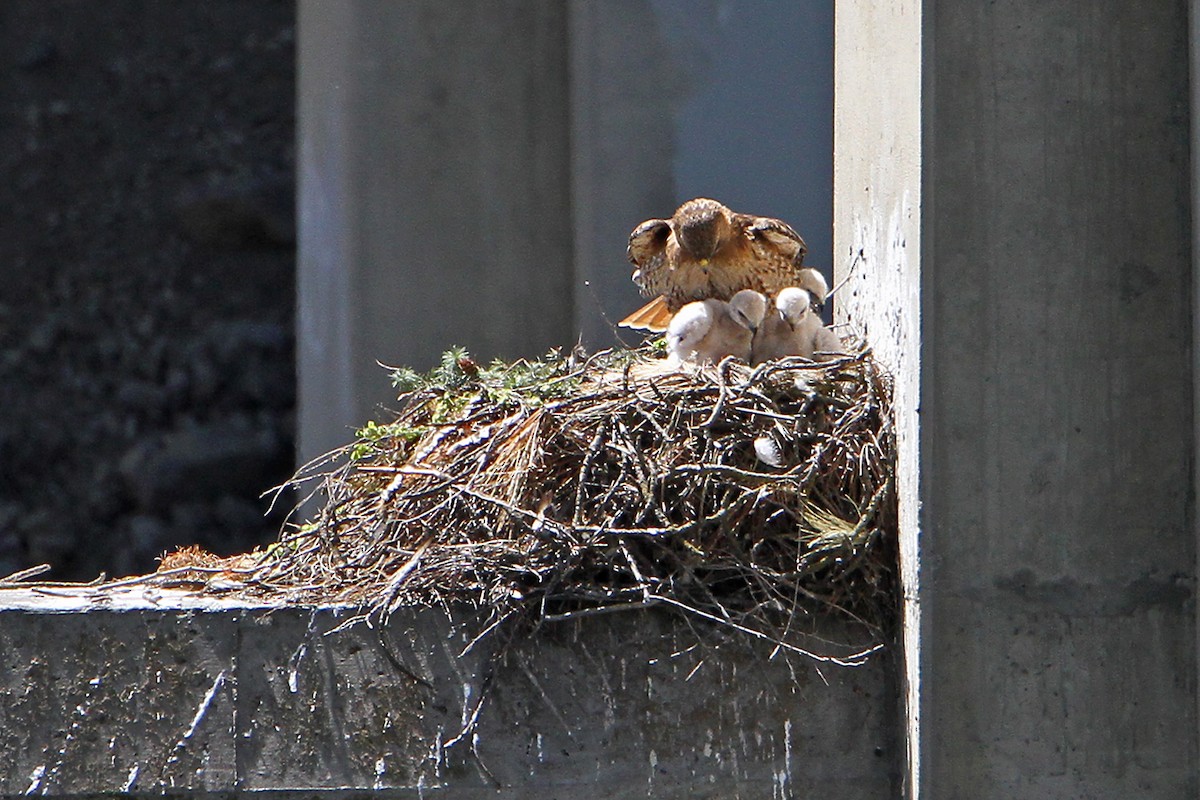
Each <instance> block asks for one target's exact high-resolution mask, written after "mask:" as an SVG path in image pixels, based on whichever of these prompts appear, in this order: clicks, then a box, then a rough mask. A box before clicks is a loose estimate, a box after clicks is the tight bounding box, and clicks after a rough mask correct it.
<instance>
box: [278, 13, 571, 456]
mask: <svg viewBox="0 0 1200 800" xmlns="http://www.w3.org/2000/svg"><path fill="white" fill-rule="evenodd" d="M299 29H300V36H299V46H298V50H299V102H298V108H299V132H298V140H299V147H298V159H297V164H298V171H299V182H300V201H299V227H300V237H299V239H300V252H299V308H298V315H297V317H298V327H299V331H298V336H297V342H298V354H297V358H298V362H299V389H300V397H299V412H298V413H299V420H298V425H297V427H298V431H299V440H300V441H299V445H298V450H299V451H300V452H301V454H302V455H303V456H305V457H311V456H313V455H316V454H319V453H322V452H325V451H327V450H330V449H332V448H334V447H336V446H339V445H341V444H344V443H345V442H346V441H347V440H348V439H349V437H350V433H349V428H351V427H354V426H357V425H361V424H362V423H363V422H365V421H366V420H367V419H372V418H375V417H377V416H378V414H377V412H376V406H377V405H378V404H380V403H387V402H389V401H390V400H392V399H393V398H394V393H393V392H392V390H391V387H390V385H389V383H388V380H387V376H386V373H385V372H384V371H383V370H381V369H380V368H379V367H378V366H377V365H376V363H375V361H376V359H378V360H380V361H383V362H385V363H390V364H408V365H413V366H415V367H418V368H422V369H424V368H428V367H430V366H432V364H433V363H435V362H436V360H437V358H438V356H439V354H440V353H441V352H442V351H443V350H445V349H447V348H448V347H450V346H452V345H455V344H460V345H465V346H466V347H467V348H468V349H470V350H471V351H472V352H473V353H475V354H476V355H478V356H479V357H481V358H484V359H490V358H492V357H494V356H497V355H505V356H509V357H513V356H518V355H537V354H540V353H542V352H544V351H545V350H547V349H549V348H550V347H552V346H555V345H562V344H569V343H570V342H572V341H573V339H574V337H573V334H572V329H573V319H574V313H573V307H572V303H573V300H572V291H571V287H572V285H573V280H572V267H571V214H570V193H569V180H568V142H569V137H568V132H567V127H568V120H569V116H568V108H567V72H566V58H567V50H566V41H567V32H566V11H565V8H564V7H563V6H562V5H561V4H560V3H557V2H552V0H544V1H539V2H522V3H500V4H497V3H490V2H475V3H456V4H446V3H442V2H438V0H419V1H418V0H414V2H405V3H384V2H370V0H348V1H347V2H338V3H327V2H322V0H302V2H301V3H300V5H299Z"/></svg>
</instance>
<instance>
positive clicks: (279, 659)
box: [0, 588, 899, 800]
mask: <svg viewBox="0 0 1200 800" xmlns="http://www.w3.org/2000/svg"><path fill="white" fill-rule="evenodd" d="M0 606H2V607H3V610H2V611H0V648H2V649H3V651H4V653H5V654H6V655H5V668H4V672H3V678H2V680H0V760H2V761H3V763H4V764H5V765H6V767H5V769H4V770H3V777H0V794H3V795H4V796H18V795H23V794H25V793H32V794H40V795H44V796H51V797H66V796H81V795H90V794H99V793H112V792H125V793H128V794H131V795H133V796H152V795H153V796H159V795H160V794H161V793H162V792H164V791H170V792H172V793H180V794H186V795H197V794H206V793H220V794H222V795H223V796H231V795H232V796H241V795H242V794H243V793H256V794H257V793H260V792H265V791H270V792H273V793H280V794H281V795H282V796H284V797H292V796H301V795H303V796H306V797H308V796H312V793H313V792H315V791H335V792H338V793H339V796H344V795H346V794H356V795H357V794H360V793H362V792H372V793H373V796H374V795H375V793H382V795H383V796H391V797H454V798H474V797H479V798H483V797H514V798H515V797H530V796H556V795H555V793H559V792H561V793H567V794H571V795H580V794H583V795H586V796H589V797H597V798H625V797H632V796H641V795H647V796H653V797H678V798H684V797H687V798H694V797H722V798H736V797H745V798H751V797H755V798H757V797H768V796H772V797H811V796H815V795H820V796H822V797H828V798H855V799H856V800H857V799H858V798H878V797H889V796H894V784H895V780H896V779H897V777H898V768H897V766H896V765H897V764H898V763H899V762H898V760H897V758H896V755H897V753H896V750H895V744H894V742H895V739H894V737H893V735H892V731H893V725H894V702H893V699H892V692H893V687H892V685H891V681H890V679H889V677H888V675H889V670H888V668H887V662H886V661H885V660H884V659H883V658H879V659H876V660H874V661H871V662H869V663H868V664H867V665H866V666H864V667H860V668H854V669H850V668H837V667H830V666H828V665H826V666H823V667H821V669H820V670H818V669H816V668H815V667H814V665H813V664H812V662H809V661H805V660H797V659H794V658H793V659H788V658H785V657H784V656H782V655H777V656H776V657H774V658H771V657H770V655H771V648H770V646H767V645H762V646H760V645H758V644H747V643H746V642H745V641H744V640H742V639H739V638H737V637H736V636H735V637H730V636H727V635H725V634H723V633H721V632H720V631H713V630H706V629H704V628H700V629H699V630H700V635H699V636H698V635H697V629H696V628H694V627H692V626H691V625H689V624H687V623H686V622H685V621H683V620H681V619H680V618H679V617H677V616H672V615H670V614H668V613H665V612H663V613H655V612H632V613H628V614H613V615H607V616H603V617H591V618H587V619H584V620H582V621H572V622H566V623H559V624H553V625H547V626H545V627H543V628H542V629H540V630H539V631H538V632H537V633H536V634H535V635H533V636H530V637H526V638H519V639H517V640H515V641H514V642H512V643H511V646H509V647H507V648H506V650H505V652H504V653H503V654H501V655H499V656H498V657H497V659H496V660H495V661H494V662H491V660H490V657H491V656H492V655H494V653H493V652H492V651H490V650H486V649H485V648H483V647H480V648H476V649H475V650H474V651H472V652H471V653H470V654H468V655H467V656H465V657H464V656H460V655H459V654H460V652H461V651H462V650H463V649H464V648H465V647H466V645H467V643H468V638H467V633H466V631H467V630H469V628H468V627H464V626H462V625H455V624H451V622H450V621H449V620H448V619H447V618H446V616H445V615H444V614H443V612H441V611H435V610H424V611H418V610H410V611H405V612H403V613H401V614H398V615H396V617H394V618H393V624H392V626H391V627H390V628H389V629H388V630H387V634H386V641H387V642H388V646H389V649H390V651H391V653H392V655H393V656H394V657H395V658H396V659H397V661H398V663H399V664H401V665H402V666H401V667H399V668H398V667H397V666H395V665H393V663H391V660H390V658H389V656H388V655H387V654H386V653H385V651H384V649H383V647H382V645H381V643H380V637H379V635H378V633H377V631H375V630H372V629H369V628H367V627H365V626H358V627H354V628H350V629H347V630H343V631H340V632H333V629H334V628H335V627H337V626H338V625H339V624H340V623H341V622H343V621H344V620H345V617H346V616H347V614H348V611H346V610H341V611H339V610H336V609H327V610H314V609H303V608H286V609H272V608H267V607H237V606H236V604H233V603H229V602H223V601H220V600H201V599H198V598H196V597H195V596H190V595H187V594H186V593H180V592H170V591H143V590H142V589H135V588H129V589H127V590H123V591H117V592H104V593H100V592H96V591H93V590H87V589H76V590H51V593H47V591H46V590H43V591H41V592H39V591H30V590H22V589H3V590H0ZM803 624H805V625H809V626H814V627H812V628H811V629H812V630H813V631H814V633H819V634H820V635H821V636H823V637H826V638H840V639H846V638H849V637H851V636H852V634H851V633H850V632H849V631H848V630H847V629H845V628H843V627H841V626H837V625H829V624H815V623H813V622H812V621H811V620H808V621H806V622H804V623H803ZM491 646H492V645H490V644H489V645H488V647H491ZM51 654H53V655H51ZM489 663H494V665H495V666H494V669H492V668H490V667H489V666H488V664H489ZM484 683H487V684H488V688H487V694H486V695H484V696H485V698H486V703H485V705H484V707H483V710H482V712H481V713H480V715H479V727H478V730H477V732H476V735H475V736H474V737H468V738H467V739H466V740H464V741H463V742H461V743H459V744H458V745H455V746H447V745H446V744H445V743H446V742H447V741H449V740H451V739H452V738H453V737H455V736H456V735H457V734H458V732H459V731H460V729H461V727H462V725H463V722H464V720H467V719H469V718H470V716H471V715H472V713H473V712H474V709H475V707H476V704H477V702H478V700H479V698H480V697H481V691H483V685H484Z"/></svg>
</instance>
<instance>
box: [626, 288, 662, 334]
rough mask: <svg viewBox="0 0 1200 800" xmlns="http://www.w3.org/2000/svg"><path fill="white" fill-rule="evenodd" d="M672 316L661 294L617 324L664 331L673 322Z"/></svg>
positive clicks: (638, 328) (644, 329) (645, 329)
mask: <svg viewBox="0 0 1200 800" xmlns="http://www.w3.org/2000/svg"><path fill="white" fill-rule="evenodd" d="M672 316H673V315H672V313H671V309H669V308H667V300H666V298H665V297H663V296H662V295H659V296H658V297H656V298H654V299H653V300H651V301H650V302H649V303H646V305H644V306H642V307H641V308H639V309H638V310H637V311H635V312H633V313H632V314H630V315H629V316H628V317H626V318H625V319H623V320H621V321H620V322H618V323H617V325H618V326H620V327H622V328H633V329H634V330H641V331H651V332H653V333H662V332H663V331H665V330H666V329H667V326H668V325H670V324H671V317H672Z"/></svg>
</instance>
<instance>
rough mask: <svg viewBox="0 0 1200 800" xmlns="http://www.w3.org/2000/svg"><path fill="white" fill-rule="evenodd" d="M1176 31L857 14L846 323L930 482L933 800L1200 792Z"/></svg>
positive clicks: (912, 578) (909, 544)
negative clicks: (888, 392)
mask: <svg viewBox="0 0 1200 800" xmlns="http://www.w3.org/2000/svg"><path fill="white" fill-rule="evenodd" d="M1187 30H1188V19H1187V8H1186V5H1185V4H1183V3H1154V4H1150V5H1139V6H1137V7H1136V8H1135V7H1133V6H1119V5H1103V4H1098V5H1097V4H1092V5H1087V4H1085V5H1084V6H1081V5H1080V4H1078V3H1068V2H1052V3H1044V2H1015V3H1006V4H976V5H970V6H963V5H951V4H941V5H938V4H930V3H922V2H920V1H919V0H914V2H908V3H902V4H896V5H895V7H894V8H890V9H886V10H882V9H865V8H862V7H859V6H856V5H854V4H846V5H840V6H839V23H838V36H837V58H836V62H837V84H836V91H837V96H838V106H839V112H838V119H837V123H836V128H837V134H836V136H837V140H836V141H837V143H836V149H837V153H838V161H837V169H836V170H835V171H836V173H837V174H838V175H839V179H838V183H837V198H838V206H837V209H836V211H835V228H836V230H837V231H838V240H837V245H836V246H837V248H838V252H839V254H840V255H841V257H843V258H847V257H850V256H851V255H857V254H858V253H859V252H860V251H861V252H862V253H863V254H864V259H863V261H862V262H861V264H860V266H859V267H858V269H859V270H860V272H863V273H864V274H863V275H862V276H861V277H860V278H856V281H858V282H859V284H860V287H859V288H860V292H861V294H860V298H859V300H858V301H857V303H848V304H847V305H845V306H843V309H844V310H845V311H846V312H847V313H848V314H849V316H850V318H851V319H853V320H855V321H857V322H859V323H860V324H861V325H862V326H863V327H865V328H867V329H868V331H869V332H870V334H871V338H872V341H873V343H875V344H876V346H877V347H878V348H879V349H880V351H881V352H882V353H884V354H887V357H888V358H889V359H892V360H893V363H896V364H897V365H899V366H900V368H901V373H900V376H899V381H900V384H899V388H898V396H899V397H900V398H901V408H900V414H901V422H900V424H901V435H902V440H901V446H902V454H901V463H902V465H905V464H907V465H909V467H903V466H902V469H901V474H902V475H903V474H904V472H905V470H906V469H908V468H911V465H912V464H914V463H916V464H918V465H919V470H920V471H919V477H918V478H917V479H916V480H915V481H913V482H910V483H909V485H908V488H907V489H905V490H904V491H903V496H902V508H904V509H907V511H906V512H904V511H902V514H903V515H904V527H905V530H904V533H903V537H904V541H905V543H906V544H905V547H904V555H905V559H906V561H907V564H906V567H905V574H906V579H907V581H908V589H909V591H910V605H909V608H910V611H916V610H917V608H918V606H917V603H919V614H915V613H910V616H909V621H910V625H912V626H913V627H912V628H910V631H909V635H910V642H911V643H916V645H917V649H915V650H912V649H910V653H912V654H914V655H915V658H916V661H915V664H914V665H911V666H910V670H909V674H910V676H914V677H915V676H919V685H913V686H912V687H911V688H913V689H914V690H915V698H914V704H913V707H912V709H911V714H910V718H911V720H912V721H913V723H914V725H915V727H916V728H917V731H918V732H919V739H918V740H916V746H915V753H914V756H915V758H914V762H913V782H914V783H915V784H916V792H915V794H916V796H918V797H965V796H970V797H974V798H993V797H994V798H1001V797H1005V798H1007V797H1033V796H1036V797H1046V798H1056V797H1064V798H1065V797H1090V798H1126V797H1135V796H1136V797H1145V798H1158V797H1162V798H1168V797H1187V796H1195V794H1196V792H1197V789H1198V787H1197V777H1196V776H1197V774H1198V769H1197V768H1198V763H1197V749H1198V748H1197V719H1196V695H1197V692H1196V685H1197V682H1196V677H1197V674H1196V673H1197V651H1196V612H1195V601H1194V589H1195V563H1196V531H1195V509H1194V492H1193V484H1192V465H1193V463H1194V444H1193V434H1192V413H1193V412H1192V408H1193V396H1194V388H1193V385H1194V375H1195V363H1194V357H1193V351H1192V342H1191V329H1192V316H1193V310H1192V302H1191V292H1192V280H1193V275H1192V267H1191V253H1190V230H1189V209H1190V196H1189V186H1188V170H1187V164H1188V136H1189V132H1188V120H1187V114H1186V113H1184V109H1186V108H1187V101H1188V74H1187V71H1188V59H1187ZM905 364H907V365H908V366H907V367H905V366H904V365H905ZM913 380H916V381H917V383H916V384H915V385H916V387H917V389H918V391H916V392H914V391H913V387H914V385H913V384H912V383H911V381H913ZM918 413H919V420H920V425H919V427H916V426H915V420H917V419H918V416H917V415H918ZM914 434H915V435H914Z"/></svg>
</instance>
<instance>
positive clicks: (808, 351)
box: [753, 273, 822, 364]
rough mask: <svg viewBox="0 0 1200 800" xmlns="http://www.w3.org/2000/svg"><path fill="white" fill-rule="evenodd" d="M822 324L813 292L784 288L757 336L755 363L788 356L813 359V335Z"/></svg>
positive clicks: (777, 296)
mask: <svg viewBox="0 0 1200 800" xmlns="http://www.w3.org/2000/svg"><path fill="white" fill-rule="evenodd" d="M818 274H819V273H818ZM820 327H822V326H821V318H820V317H818V316H817V312H816V311H814V310H813V307H812V295H810V294H809V293H808V292H807V291H805V290H804V289H801V288H799V287H798V286H789V287H788V288H786V289H780V290H779V294H777V295H776V296H775V307H774V308H773V309H771V312H770V313H769V314H767V318H766V319H764V320H763V323H762V325H760V326H759V328H758V333H757V334H756V335H755V337H754V347H753V362H754V363H755V364H761V363H762V362H764V361H771V360H772V359H776V358H783V357H784V356H803V357H805V358H812V354H813V338H814V336H815V334H816V331H817V329H818V328H820Z"/></svg>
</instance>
